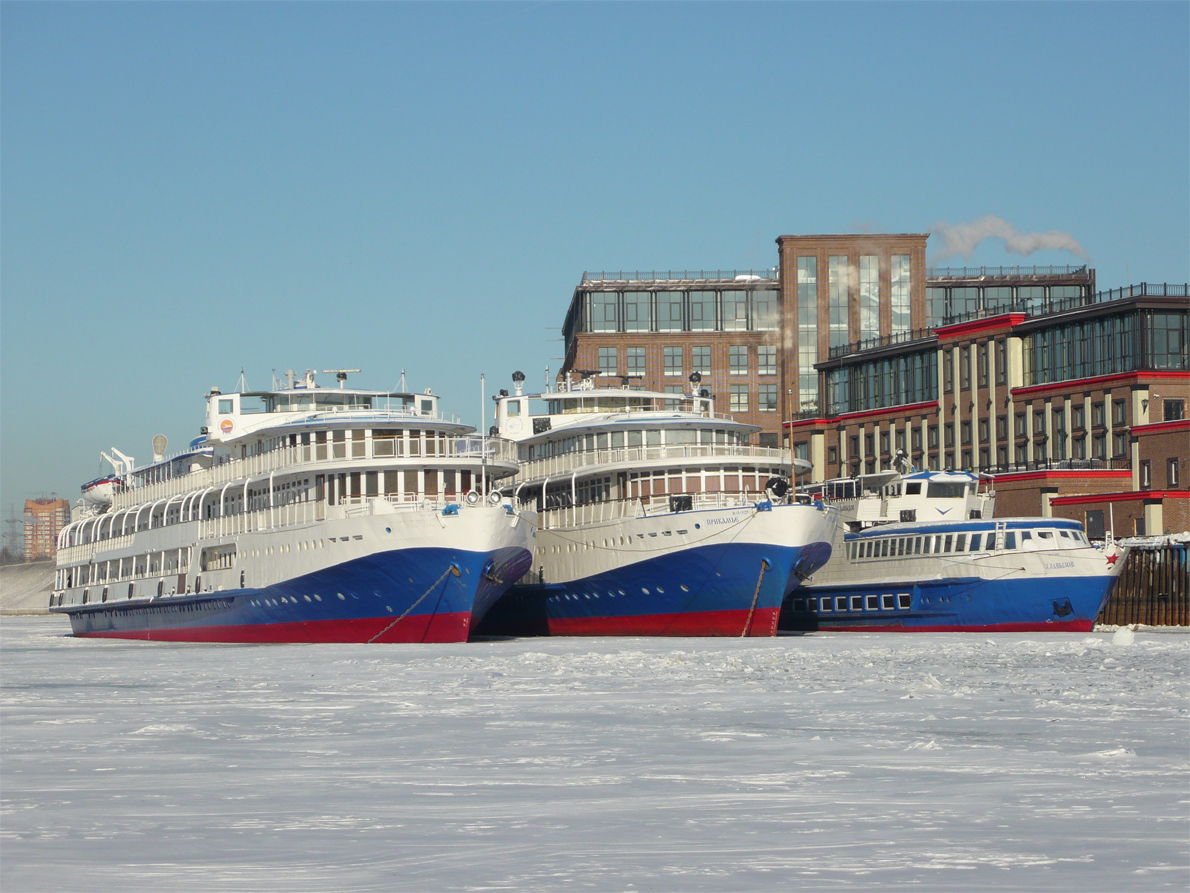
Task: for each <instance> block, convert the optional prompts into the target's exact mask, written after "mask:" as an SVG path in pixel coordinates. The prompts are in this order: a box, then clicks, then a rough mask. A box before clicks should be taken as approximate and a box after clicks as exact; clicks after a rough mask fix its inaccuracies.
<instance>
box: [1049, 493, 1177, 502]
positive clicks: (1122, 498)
mask: <svg viewBox="0 0 1190 893" xmlns="http://www.w3.org/2000/svg"><path fill="white" fill-rule="evenodd" d="M1158 499H1190V490H1134V491H1129V492H1127V493H1095V494H1092V495H1087V496H1056V497H1054V498H1053V499H1051V500H1050V505H1078V504H1079V503H1083V502H1135V501H1137V500H1144V501H1146V502H1148V501H1156V500H1158Z"/></svg>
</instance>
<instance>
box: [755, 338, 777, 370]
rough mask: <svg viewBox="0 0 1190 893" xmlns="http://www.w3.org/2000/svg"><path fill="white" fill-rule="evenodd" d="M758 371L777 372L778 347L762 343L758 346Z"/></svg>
mask: <svg viewBox="0 0 1190 893" xmlns="http://www.w3.org/2000/svg"><path fill="white" fill-rule="evenodd" d="M756 371H757V372H758V373H760V374H761V375H776V374H777V347H776V345H773V344H762V345H760V346H759V347H758V348H756Z"/></svg>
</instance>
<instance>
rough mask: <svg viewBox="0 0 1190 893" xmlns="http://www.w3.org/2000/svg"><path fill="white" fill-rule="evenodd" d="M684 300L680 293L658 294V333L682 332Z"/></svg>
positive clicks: (666, 292) (667, 292) (664, 292)
mask: <svg viewBox="0 0 1190 893" xmlns="http://www.w3.org/2000/svg"><path fill="white" fill-rule="evenodd" d="M682 298H683V292H680V291H659V292H657V331H658V332H680V331H682V328H683V326H682Z"/></svg>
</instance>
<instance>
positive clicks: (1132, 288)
mask: <svg viewBox="0 0 1190 893" xmlns="http://www.w3.org/2000/svg"><path fill="white" fill-rule="evenodd" d="M1187 296H1190V285H1185V284H1181V283H1173V284H1170V283H1166V282H1162V283H1148V282H1141V283H1139V284H1137V285H1126V286H1124V287H1122V288H1113V289H1110V290H1109V291H1101V292H1096V293H1095V294H1094V295H1091V296H1090V297H1087V296H1085V295H1077V296H1075V297H1070V298H1058V299H1056V300H1049V299H1044V298H1024V299H1017V300H1014V301H998V302H997V303H996V304H994V305H991V306H986V307H980V308H977V309H975V310H968V311H966V312H965V313H954V314H950V315H948V316H945V317H943V320H942V324H943V325H944V326H950V325H954V324H955V323H960V322H966V321H968V320H972V319H986V318H987V317H991V316H999V315H1001V314H1003V313H1024V314H1026V315H1027V316H1029V317H1031V318H1034V317H1040V316H1052V315H1053V314H1056V313H1065V312H1067V311H1069V310H1077V309H1078V308H1080V307H1090V306H1092V305H1093V304H1108V303H1111V302H1112V301H1122V300H1126V299H1128V298H1184V297H1187ZM832 355H833V354H832Z"/></svg>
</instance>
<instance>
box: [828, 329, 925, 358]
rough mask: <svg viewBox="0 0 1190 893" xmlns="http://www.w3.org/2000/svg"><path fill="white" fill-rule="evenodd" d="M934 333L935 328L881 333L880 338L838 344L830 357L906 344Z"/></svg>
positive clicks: (833, 348) (832, 349)
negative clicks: (889, 333) (888, 333)
mask: <svg viewBox="0 0 1190 893" xmlns="http://www.w3.org/2000/svg"><path fill="white" fill-rule="evenodd" d="M933 334H934V330H933V329H910V330H908V331H905V332H894V333H893V334H891V335H881V336H880V337H878V338H865V339H864V340H863V341H855V342H853V343H851V344H836V345H835V346H834V347H832V348H831V349H830V358H831V359H832V360H833V359H834V358H835V357H845V356H847V355H848V354H853V353H859V352H860V351H863V350H872V349H873V348H876V347H887V346H888V345H890V344H905V343H907V342H910V341H922V340H924V339H926V338H929V337H930V336H931V335H933Z"/></svg>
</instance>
